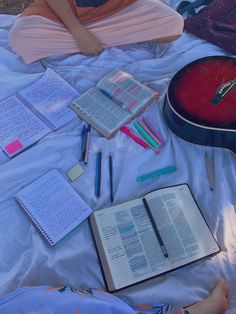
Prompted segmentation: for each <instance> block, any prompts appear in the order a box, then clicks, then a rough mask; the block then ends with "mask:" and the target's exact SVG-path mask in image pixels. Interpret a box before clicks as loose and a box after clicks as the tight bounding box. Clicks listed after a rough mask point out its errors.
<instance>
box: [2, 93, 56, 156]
mask: <svg viewBox="0 0 236 314" xmlns="http://www.w3.org/2000/svg"><path fill="white" fill-rule="evenodd" d="M0 122H1V123H0V146H1V148H2V149H3V150H4V151H5V153H7V155H8V156H9V157H13V156H15V155H16V154H18V153H19V152H21V151H22V150H24V149H25V148H27V147H29V146H30V145H32V144H33V143H35V142H36V141H38V140H39V139H41V138H42V137H43V136H45V135H47V134H49V133H50V132H51V129H50V128H49V127H48V126H47V125H46V124H44V123H43V122H42V121H41V120H40V119H39V118H38V117H37V116H35V114H33V113H32V112H31V111H30V110H29V108H27V107H26V106H25V105H24V104H23V103H22V102H21V100H19V99H18V98H17V97H15V96H14V97H11V98H8V99H7V100H5V101H3V102H1V103H0Z"/></svg>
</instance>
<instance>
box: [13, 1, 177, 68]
mask: <svg viewBox="0 0 236 314" xmlns="http://www.w3.org/2000/svg"><path fill="white" fill-rule="evenodd" d="M84 2H85V3H86V2H87V3H88V2H90V3H99V2H100V3H103V4H101V5H99V6H97V7H95V6H81V4H80V3H84ZM182 31H183V19H182V17H181V15H179V14H178V13H177V12H176V11H175V10H173V9H171V8H170V7H169V6H167V5H166V4H164V3H162V2H161V1H160V0H145V1H144V0H94V1H92V0H90V1H88V0H86V1H84V0H35V1H34V2H33V3H32V4H31V5H30V6H29V7H27V8H26V9H25V10H24V11H23V13H22V14H21V15H19V16H18V17H17V18H16V21H15V24H14V25H13V27H12V29H11V31H10V43H11V45H12V48H13V51H14V52H16V53H17V54H18V55H20V56H21V57H22V58H23V60H24V62H25V63H27V64H29V63H32V62H34V61H36V60H39V59H41V58H43V57H48V56H53V55H59V54H69V53H78V52H81V53H82V54H85V55H94V54H97V53H100V52H101V51H102V50H103V49H104V48H106V47H113V46H119V45H123V44H132V43H137V42H144V41H156V42H158V43H166V42H171V41H173V40H176V39H177V38H179V37H180V36H181V33H182Z"/></svg>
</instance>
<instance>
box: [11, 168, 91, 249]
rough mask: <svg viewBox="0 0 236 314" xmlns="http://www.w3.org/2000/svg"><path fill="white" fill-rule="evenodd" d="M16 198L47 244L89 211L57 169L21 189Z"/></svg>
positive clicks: (51, 243)
mask: <svg viewBox="0 0 236 314" xmlns="http://www.w3.org/2000/svg"><path fill="white" fill-rule="evenodd" d="M15 198H16V201H17V202H18V204H19V205H20V207H21V209H23V211H24V212H25V213H26V215H27V216H28V218H29V219H30V221H31V223H32V224H33V226H34V227H35V228H36V230H37V231H38V232H39V234H40V236H41V237H42V238H43V240H44V241H45V242H46V244H47V246H53V245H55V244H56V243H58V241H60V240H61V239H63V238H64V237H65V236H66V235H67V234H68V233H69V232H70V231H72V230H73V229H74V228H75V227H77V226H78V225H79V224H80V223H81V222H82V221H84V220H85V219H86V218H87V217H88V216H89V215H90V214H91V213H92V209H91V208H90V207H89V206H88V205H87V204H86V203H85V201H84V200H83V199H82V198H81V197H80V196H79V194H78V193H77V192H76V191H75V190H74V189H73V188H72V187H71V185H70V184H69V183H68V182H67V181H66V179H65V178H64V177H63V176H62V175H61V174H60V173H59V172H58V171H57V170H56V169H53V170H51V171H49V172H48V173H46V174H45V175H43V176H42V177H40V178H38V179H37V180H36V181H34V182H32V183H31V184H29V185H28V186H26V187H25V188H23V189H22V190H20V191H19V192H18V193H17V194H16V196H15Z"/></svg>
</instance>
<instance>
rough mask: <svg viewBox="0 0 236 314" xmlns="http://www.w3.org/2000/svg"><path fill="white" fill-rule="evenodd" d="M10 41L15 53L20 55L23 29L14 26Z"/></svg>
mask: <svg viewBox="0 0 236 314" xmlns="http://www.w3.org/2000/svg"><path fill="white" fill-rule="evenodd" d="M9 41H10V44H11V47H12V49H13V51H14V52H16V53H18V51H17V50H18V47H19V44H20V42H21V28H20V27H19V26H18V25H16V24H14V25H13V26H12V28H11V30H10V32H9Z"/></svg>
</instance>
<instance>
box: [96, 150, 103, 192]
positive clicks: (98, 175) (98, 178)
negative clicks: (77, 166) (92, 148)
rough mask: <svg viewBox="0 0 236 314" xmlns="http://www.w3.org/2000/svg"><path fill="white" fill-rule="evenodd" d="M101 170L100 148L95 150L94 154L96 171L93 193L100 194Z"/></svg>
mask: <svg viewBox="0 0 236 314" xmlns="http://www.w3.org/2000/svg"><path fill="white" fill-rule="evenodd" d="M101 170H102V151H101V149H100V150H99V151H98V152H97V156H96V172H95V195H96V196H97V197H100V196H101V176H102V173H101Z"/></svg>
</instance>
